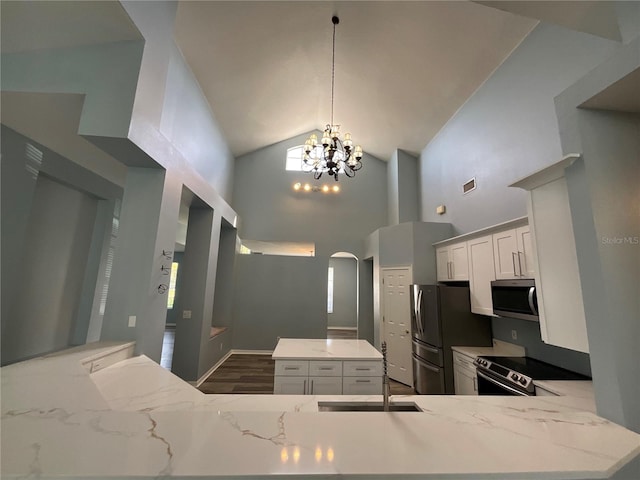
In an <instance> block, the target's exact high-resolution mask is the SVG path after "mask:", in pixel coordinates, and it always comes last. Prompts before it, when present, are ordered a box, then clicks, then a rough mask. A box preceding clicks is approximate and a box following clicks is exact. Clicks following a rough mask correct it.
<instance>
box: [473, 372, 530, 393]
mask: <svg viewBox="0 0 640 480" xmlns="http://www.w3.org/2000/svg"><path fill="white" fill-rule="evenodd" d="M476 375H477V376H479V377H480V378H484V379H485V380H486V381H488V382H491V383H493V384H494V385H496V386H498V387H500V388H504V389H505V390H507V391H508V392H511V393H515V394H516V395H520V396H521V397H528V396H529V395H527V394H526V393H523V392H521V391H519V390H516V389H515V388H512V387H510V386H509V385H504V384H503V383H500V382H498V381H497V380H494V379H493V378H491V377H488V376H487V375H485V374H484V373H482V372H480V371H478V369H476Z"/></svg>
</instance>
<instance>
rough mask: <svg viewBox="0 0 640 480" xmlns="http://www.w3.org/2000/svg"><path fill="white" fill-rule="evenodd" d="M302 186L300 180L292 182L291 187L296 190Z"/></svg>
mask: <svg viewBox="0 0 640 480" xmlns="http://www.w3.org/2000/svg"><path fill="white" fill-rule="evenodd" d="M301 188H302V184H301V183H300V182H297V183H294V184H293V189H294V190H295V191H296V192H297V191H298V190H300V189H301Z"/></svg>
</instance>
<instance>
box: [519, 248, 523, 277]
mask: <svg viewBox="0 0 640 480" xmlns="http://www.w3.org/2000/svg"><path fill="white" fill-rule="evenodd" d="M520 255H524V253H522V252H518V267H520V276H521V277H524V273H522V261H521V259H520Z"/></svg>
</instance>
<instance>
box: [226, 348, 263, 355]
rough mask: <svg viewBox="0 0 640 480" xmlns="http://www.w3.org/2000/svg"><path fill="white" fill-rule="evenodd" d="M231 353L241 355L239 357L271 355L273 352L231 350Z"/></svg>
mask: <svg viewBox="0 0 640 480" xmlns="http://www.w3.org/2000/svg"><path fill="white" fill-rule="evenodd" d="M231 351H232V352H233V353H237V354H241V355H271V354H273V350H236V349H233V350H231Z"/></svg>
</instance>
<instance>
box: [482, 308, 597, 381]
mask: <svg viewBox="0 0 640 480" xmlns="http://www.w3.org/2000/svg"><path fill="white" fill-rule="evenodd" d="M491 328H492V329H493V338H496V339H498V340H503V341H505V342H509V343H515V344H517V345H521V346H523V347H525V348H526V351H527V356H529V357H533V358H535V359H537V360H542V361H543V362H547V363H551V364H552V365H557V366H558V367H562V368H566V369H567V370H571V371H573V372H578V373H581V374H583V375H588V376H589V377H590V376H591V363H590V359H589V354H587V353H582V352H576V351H574V350H568V349H566V348H560V347H554V346H553V345H547V344H546V343H544V342H543V341H542V339H541V338H540V325H539V324H538V323H537V322H531V321H528V320H518V319H515V318H501V317H492V318H491ZM512 330H515V331H516V332H517V337H518V338H517V339H513V338H512V336H511V333H512Z"/></svg>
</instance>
